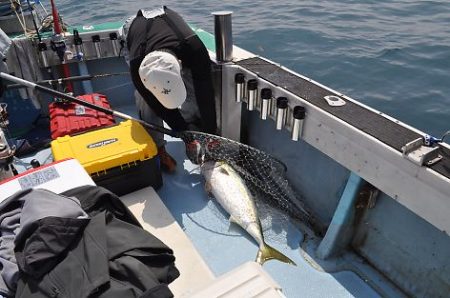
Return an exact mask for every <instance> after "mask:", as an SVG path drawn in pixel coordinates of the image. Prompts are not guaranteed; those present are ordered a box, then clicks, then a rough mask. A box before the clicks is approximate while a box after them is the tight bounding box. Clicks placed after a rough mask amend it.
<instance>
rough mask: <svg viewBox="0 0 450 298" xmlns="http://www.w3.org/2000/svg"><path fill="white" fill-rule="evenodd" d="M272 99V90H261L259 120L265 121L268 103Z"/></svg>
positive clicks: (268, 107)
mask: <svg viewBox="0 0 450 298" xmlns="http://www.w3.org/2000/svg"><path fill="white" fill-rule="evenodd" d="M271 99H272V90H270V89H269V88H263V89H261V119H262V120H267V115H268V114H269V110H270V101H271Z"/></svg>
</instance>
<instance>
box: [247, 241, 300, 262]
mask: <svg viewBox="0 0 450 298" xmlns="http://www.w3.org/2000/svg"><path fill="white" fill-rule="evenodd" d="M269 260H278V261H281V262H284V263H288V264H291V265H294V266H297V264H295V262H294V261H292V260H291V259H289V258H288V257H286V256H285V255H284V254H282V253H281V252H279V251H278V250H276V249H275V248H273V247H271V246H269V245H268V244H267V243H264V245H263V247H262V248H261V249H260V250H259V251H258V254H257V255H256V262H258V263H259V264H261V265H262V264H264V263H265V262H266V261H269Z"/></svg>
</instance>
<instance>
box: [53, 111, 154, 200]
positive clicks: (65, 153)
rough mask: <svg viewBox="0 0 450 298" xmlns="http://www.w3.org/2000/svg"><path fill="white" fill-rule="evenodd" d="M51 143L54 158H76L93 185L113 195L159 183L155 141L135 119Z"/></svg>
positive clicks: (65, 137)
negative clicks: (103, 188)
mask: <svg viewBox="0 0 450 298" xmlns="http://www.w3.org/2000/svg"><path fill="white" fill-rule="evenodd" d="M51 146H52V153H53V156H54V158H55V160H62V159H66V158H69V157H73V158H76V159H78V161H79V162H80V163H81V165H82V166H83V167H84V168H85V169H86V171H87V172H88V173H89V174H90V175H91V177H92V179H93V180H94V181H95V183H97V185H100V186H103V187H105V188H107V189H109V190H110V191H112V192H114V193H115V194H117V195H123V194H126V193H129V192H132V191H135V190H137V189H140V188H143V187H146V186H153V188H155V189H157V188H159V187H160V186H161V185H162V178H161V171H160V167H159V159H158V156H157V152H158V150H157V148H156V145H155V142H154V141H153V139H152V138H151V136H150V135H149V134H148V133H147V131H146V130H145V128H144V127H143V126H142V125H141V124H139V123H137V122H135V121H131V120H128V121H124V122H121V123H119V124H118V125H115V126H110V127H107V128H103V129H98V130H95V131H90V132H86V133H83V134H78V135H73V136H64V137H61V138H57V139H56V140H54V141H52V143H51ZM74 179H76V178H75V177H74Z"/></svg>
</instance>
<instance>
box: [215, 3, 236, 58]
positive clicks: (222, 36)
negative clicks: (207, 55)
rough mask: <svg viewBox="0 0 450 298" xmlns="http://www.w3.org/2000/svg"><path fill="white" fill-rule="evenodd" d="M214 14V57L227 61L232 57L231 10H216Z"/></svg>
mask: <svg viewBox="0 0 450 298" xmlns="http://www.w3.org/2000/svg"><path fill="white" fill-rule="evenodd" d="M212 14H213V15H214V35H215V40H216V59H217V61H218V62H229V61H231V60H232V59H233V34H232V28H231V15H232V12H231V11H216V12H213V13H212Z"/></svg>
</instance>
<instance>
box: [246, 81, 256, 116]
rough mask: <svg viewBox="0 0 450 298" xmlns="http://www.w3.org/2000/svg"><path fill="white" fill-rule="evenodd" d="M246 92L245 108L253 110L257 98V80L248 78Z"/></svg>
mask: <svg viewBox="0 0 450 298" xmlns="http://www.w3.org/2000/svg"><path fill="white" fill-rule="evenodd" d="M247 93H248V96H247V109H248V110H249V111H253V110H254V109H255V105H256V101H257V99H258V81H257V80H256V79H251V80H248V82H247Z"/></svg>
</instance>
